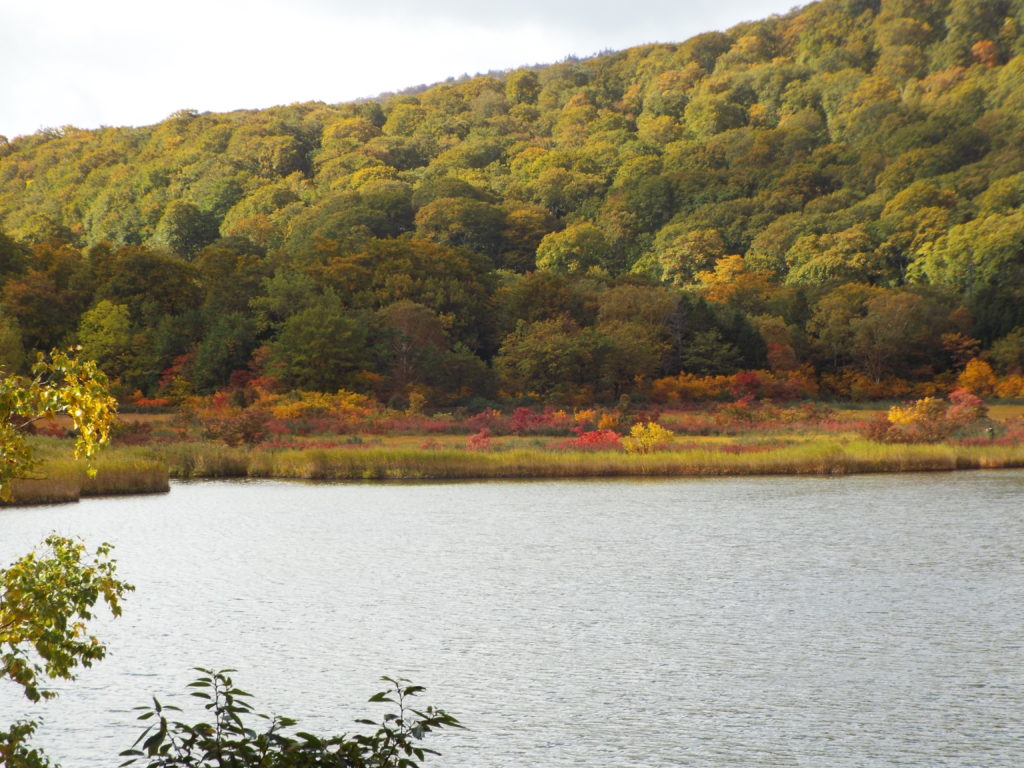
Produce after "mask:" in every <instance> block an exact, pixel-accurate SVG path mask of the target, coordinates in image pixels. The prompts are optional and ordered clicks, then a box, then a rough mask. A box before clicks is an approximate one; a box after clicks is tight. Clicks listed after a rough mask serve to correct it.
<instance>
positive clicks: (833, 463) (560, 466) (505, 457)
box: [154, 440, 1024, 481]
mask: <svg viewBox="0 0 1024 768" xmlns="http://www.w3.org/2000/svg"><path fill="white" fill-rule="evenodd" d="M167 448H169V449H170V450H166V449H165V448H163V447H162V448H161V449H160V454H159V457H160V458H162V459H163V460H164V461H166V463H167V465H168V468H169V471H170V474H171V476H172V477H178V478H204V477H205V478H223V477H262V478H275V477H276V478H291V479H303V480H335V481H337V480H460V479H487V478H494V479H506V478H509V479H510V478H553V477H562V478H567V477H616V476H637V477H643V476H653V477H671V476H690V475H788V474H803V475H835V474H855V473H866V472H907V471H947V470H954V469H982V468H1000V467H1024V446H1000V445H992V446H988V445H985V446H974V445H957V444H945V443H943V444H937V445H894V444H883V443H875V442H871V441H868V440H851V441H836V440H808V441H803V442H796V443H792V444H786V445H780V446H778V447H771V448H769V449H765V450H758V451H749V452H729V451H725V450H722V448H721V447H720V446H716V445H715V444H708V445H707V446H694V447H689V446H686V447H683V448H681V449H678V450H672V451H664V452H654V453H649V454H629V453H624V452H622V451H571V450H565V451H557V450H549V449H544V448H532V447H514V448H511V449H508V450H501V449H496V450H490V451H470V450H465V449H459V448H440V449H428V450H424V449H417V448H385V447H377V446H371V447H367V448H352V447H336V448H312V449H301V448H295V449H293V448H275V449H260V448H255V449H241V448H227V447H225V446H221V445H215V444H211V443H200V442H196V443H184V444H179V445H173V446H167ZM154 458H155V456H154Z"/></svg>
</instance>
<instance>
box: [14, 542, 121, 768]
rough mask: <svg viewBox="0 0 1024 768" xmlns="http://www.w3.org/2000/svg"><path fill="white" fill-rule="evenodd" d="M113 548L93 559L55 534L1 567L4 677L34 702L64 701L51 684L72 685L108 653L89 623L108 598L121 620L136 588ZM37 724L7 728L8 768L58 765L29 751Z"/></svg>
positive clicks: (100, 551)
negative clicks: (47, 684)
mask: <svg viewBox="0 0 1024 768" xmlns="http://www.w3.org/2000/svg"><path fill="white" fill-rule="evenodd" d="M110 549H111V548H110V545H109V544H103V545H101V546H100V547H98V548H97V549H96V552H95V554H94V555H93V556H92V558H91V559H90V558H89V556H88V555H87V552H86V549H85V546H84V545H83V544H82V543H81V542H78V541H75V540H72V539H68V538H65V537H62V536H50V537H49V538H47V539H46V549H45V550H44V551H42V552H29V553H28V554H27V555H25V556H23V557H22V558H20V559H19V560H18V561H16V562H15V563H13V564H11V565H10V566H9V567H8V568H5V569H0V665H2V666H0V678H7V679H9V680H11V681H12V682H14V683H16V684H17V685H20V686H21V688H22V690H23V692H24V694H25V697H26V698H28V699H29V700H30V701H39V700H40V699H50V698H53V697H54V696H56V693H55V692H54V691H51V690H47V689H46V688H44V687H43V681H44V680H46V679H51V680H55V679H63V680H72V679H74V670H75V669H76V668H77V667H78V666H83V667H90V666H92V664H93V662H95V661H99V660H100V659H102V658H103V657H104V656H105V655H106V652H107V649H106V646H104V645H103V643H101V642H100V640H99V639H98V638H96V637H95V636H94V635H91V634H89V633H88V627H87V625H86V622H88V621H90V620H91V619H92V618H93V616H94V607H95V606H96V604H97V603H98V602H99V601H100V600H102V601H103V602H105V603H106V604H107V606H108V608H109V609H110V612H111V613H112V614H113V615H114V616H120V615H121V598H122V597H123V596H124V594H125V593H126V592H130V591H132V590H133V589H134V587H132V585H131V584H127V583H125V582H123V581H121V580H119V579H118V578H117V577H116V572H117V563H116V561H115V560H112V559H111V558H110ZM36 725H37V724H36V723H35V722H33V721H21V722H17V723H14V724H12V725H10V726H8V727H7V730H3V729H0V765H4V766H8V768H37V767H40V766H47V765H49V764H50V763H49V761H48V760H47V758H46V757H45V755H43V753H42V752H40V751H39V750H37V749H33V748H31V747H30V746H29V745H28V741H29V739H30V738H31V736H32V735H33V733H34V732H35V729H36Z"/></svg>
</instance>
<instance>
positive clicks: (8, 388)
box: [0, 349, 117, 500]
mask: <svg viewBox="0 0 1024 768" xmlns="http://www.w3.org/2000/svg"><path fill="white" fill-rule="evenodd" d="M77 351H78V350H77V349H70V350H68V351H67V352H64V351H61V350H57V349H55V350H53V351H52V352H50V354H49V355H44V354H42V353H40V354H39V357H38V359H37V360H36V363H35V365H33V366H32V378H31V379H27V378H25V377H21V376H4V377H2V378H0V500H10V494H11V489H10V481H11V480H12V479H14V478H16V477H22V476H24V475H25V474H26V473H27V472H29V471H31V470H32V469H33V468H34V466H35V461H34V460H33V457H32V452H31V450H30V449H29V447H28V445H27V444H26V442H25V433H26V431H27V429H28V427H29V426H30V425H31V424H32V423H33V422H34V421H38V420H39V419H43V418H49V417H53V416H56V415H57V414H66V415H68V416H70V417H71V423H72V429H73V430H74V432H75V433H76V434H77V437H76V439H75V458H76V459H83V458H84V459H87V460H88V459H91V458H92V457H93V456H94V455H95V453H96V450H97V449H98V448H100V447H101V446H103V445H105V444H106V443H107V442H109V440H110V427H111V424H112V423H113V421H114V415H115V412H116V407H117V402H116V401H115V400H114V398H113V397H111V395H110V393H109V391H108V388H107V378H106V376H104V374H103V372H102V371H100V370H99V369H98V368H97V367H96V363H95V362H94V361H92V360H82V359H80V358H78V357H77V356H76V355H75V353H76V352H77ZM89 472H90V474H93V473H94V470H93V469H92V468H91V467H90V468H89Z"/></svg>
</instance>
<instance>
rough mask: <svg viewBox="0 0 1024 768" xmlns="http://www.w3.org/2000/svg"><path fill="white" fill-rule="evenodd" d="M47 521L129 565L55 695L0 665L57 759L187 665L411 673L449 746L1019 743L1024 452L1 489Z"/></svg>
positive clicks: (176, 686)
mask: <svg viewBox="0 0 1024 768" xmlns="http://www.w3.org/2000/svg"><path fill="white" fill-rule="evenodd" d="M51 531H57V532H59V533H63V534H70V535H78V536H81V537H83V538H84V539H85V540H86V541H87V542H88V543H89V544H90V545H95V544H97V543H99V542H100V541H103V540H107V541H110V542H112V543H114V544H115V546H116V556H117V558H118V560H119V562H120V569H121V570H120V572H121V575H122V576H123V577H124V578H125V579H127V580H128V581H131V582H132V583H134V584H135V585H136V587H137V591H136V592H135V593H133V594H131V595H130V596H129V598H128V600H127V601H126V603H125V611H124V616H123V617H122V618H121V619H118V620H116V621H109V620H104V621H102V622H100V623H99V624H98V633H99V634H100V635H101V636H102V637H103V638H104V639H105V640H106V641H107V643H108V645H109V649H110V653H109V656H108V658H107V659H106V660H104V661H103V662H101V663H100V664H99V665H97V666H96V667H94V668H93V669H90V670H85V671H83V673H82V674H81V676H80V678H79V679H78V681H76V682H75V683H71V684H68V685H62V686H61V690H62V693H61V697H60V698H59V699H58V700H56V701H54V702H50V703H46V704H43V705H38V706H31V705H25V704H23V703H22V700H21V699H20V698H19V696H18V695H15V690H14V686H13V685H10V684H7V683H2V684H0V721H2V722H10V721H11V720H12V719H14V717H16V716H18V715H20V714H35V715H42V716H43V717H44V719H45V721H46V725H45V727H44V728H43V730H42V732H41V735H40V737H39V742H40V743H42V744H43V745H45V746H46V748H47V751H48V752H49V753H50V754H51V756H52V757H54V758H57V759H59V760H60V761H61V762H62V763H63V765H64V767H65V768H77V767H78V766H82V767H83V768H90V767H92V766H113V765H116V764H117V763H118V762H119V760H117V759H116V757H115V756H116V754H117V753H118V752H119V751H121V750H122V749H125V748H127V747H128V746H130V745H131V743H132V741H133V740H134V738H135V736H136V735H137V733H138V732H139V729H138V728H137V727H136V725H135V724H134V720H133V718H134V714H133V713H132V712H131V708H132V707H133V706H137V705H140V704H145V703H147V702H148V701H149V700H150V697H151V696H152V695H154V694H156V695H157V696H158V697H159V698H160V699H161V700H162V701H165V702H167V703H175V702H176V703H178V704H181V705H182V706H185V707H189V706H191V704H190V703H189V701H190V700H189V699H188V698H187V697H185V696H184V695H182V693H181V691H182V690H183V686H184V684H185V683H187V682H188V681H189V680H191V679H192V673H191V672H190V668H191V667H194V666H207V667H214V668H220V667H234V668H236V669H237V670H238V672H237V673H236V674H235V679H236V682H237V683H239V684H240V685H241V686H242V687H243V688H246V689H247V690H249V691H251V692H253V693H254V694H256V696H257V704H256V706H257V709H258V710H259V711H273V712H278V713H281V714H286V715H289V716H292V717H296V718H298V719H299V721H300V723H301V725H303V726H304V727H305V729H307V730H312V731H315V732H316V731H319V732H331V733H337V732H340V731H347V730H351V729H352V725H351V723H352V720H353V718H355V717H358V716H365V715H367V714H375V713H376V710H373V709H372V708H370V707H369V705H366V704H364V703H363V702H364V701H365V699H366V698H367V697H368V696H369V695H370V694H371V693H373V692H374V691H376V690H378V688H377V682H376V681H377V678H378V677H379V676H380V675H384V674H388V675H395V676H403V677H407V678H411V679H412V680H413V681H414V682H416V683H419V684H422V685H424V686H426V687H427V689H428V690H427V695H426V697H425V701H428V702H430V703H434V704H437V705H439V706H442V707H444V708H446V709H448V710H449V711H451V712H452V713H453V714H455V715H456V716H457V717H459V718H460V719H461V720H462V721H463V723H464V724H465V725H467V726H468V730H466V731H458V732H452V733H451V734H450V735H446V736H443V737H441V738H439V739H436V740H434V744H433V746H435V747H436V748H438V749H440V750H441V752H442V753H443V755H442V757H441V758H436V759H434V760H428V762H427V765H428V766H429V765H431V764H436V765H437V766H439V768H440V767H442V766H448V767H450V768H487V767H488V766H495V767H498V768H512V767H513V766H516V768H519V767H521V766H538V767H539V768H547V767H550V768H561V767H563V766H595V767H596V766H602V767H603V766H624V767H625V766H635V767H648V766H650V767H662V766H664V767H668V766H673V767H674V766H702V767H703V766H710V767H712V768H717V767H718V766H744V767H747V768H753V767H755V766H758V767H761V766H807V767H808V768H811V767H814V768H819V767H820V768H844V767H846V766H849V767H851V768H852V767H853V766H878V767H879V768H881V767H882V766H886V768H888V767H889V766H921V767H922V768H924V767H926V766H927V767H929V768H934V767H935V766H963V767H967V766H972V767H979V768H982V767H983V768H1003V767H1005V768H1011V767H1012V768H1019V766H1021V765H1024V556H1022V545H1024V472H1019V471H1004V472H965V473H955V474H915V475H890V476H881V475H876V476H858V477H844V478H835V479H823V478H742V479H685V480H660V481H642V482H638V481H635V480H628V481H594V480H588V481H580V482H576V481H566V482H520V483H505V482H489V483H461V484H422V485H397V484H396V485H359V484H351V485H312V484H301V483H285V482H271V481H266V482H202V483H189V484H183V483H177V484H174V485H173V486H172V490H171V493H170V494H168V495H165V496H149V497H128V498H117V499H94V500H88V501H84V502H82V503H80V504H77V505H70V506H57V507H37V508H24V509H0V563H2V564H7V563H9V562H10V561H11V560H13V559H14V558H15V557H17V556H18V555H20V554H21V553H23V552H25V551H27V550H29V549H31V548H32V547H33V546H34V545H35V544H37V543H38V542H39V541H40V540H42V538H44V537H45V536H46V534H48V533H49V532H51ZM195 719H198V713H196V718H195Z"/></svg>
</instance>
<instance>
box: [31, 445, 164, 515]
mask: <svg viewBox="0 0 1024 768" xmlns="http://www.w3.org/2000/svg"><path fill="white" fill-rule="evenodd" d="M93 466H94V467H95V468H96V474H95V475H94V476H92V477H90V476H89V473H88V471H87V468H86V465H85V464H84V463H82V462H78V461H74V460H72V459H66V458H64V459H53V458H47V459H44V460H43V461H42V462H41V463H40V465H39V466H38V467H37V469H36V471H35V472H33V476H32V477H29V478H22V479H18V480H15V481H13V482H12V483H11V493H12V495H13V501H12V502H11V503H13V504H53V503H58V502H69V501H78V500H79V499H80V498H81V497H82V496H115V495H122V494H131V493H166V492H167V491H169V490H170V484H169V483H168V477H167V466H166V464H164V463H163V462H162V461H159V460H157V459H151V458H141V457H135V456H124V455H118V454H105V455H102V456H100V457H99V458H98V459H97V460H96V461H95V462H94V464H93Z"/></svg>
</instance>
